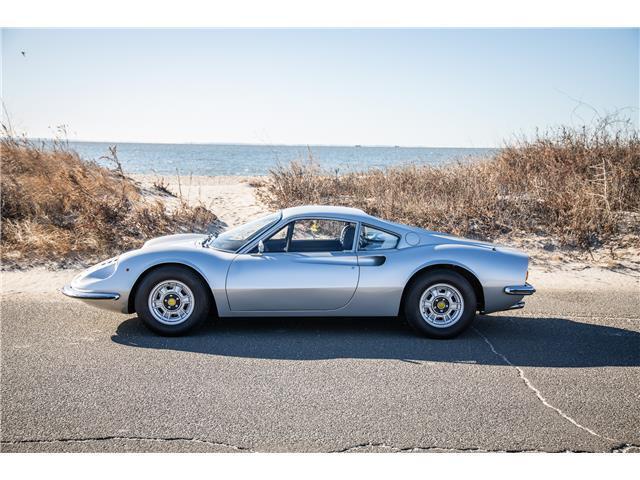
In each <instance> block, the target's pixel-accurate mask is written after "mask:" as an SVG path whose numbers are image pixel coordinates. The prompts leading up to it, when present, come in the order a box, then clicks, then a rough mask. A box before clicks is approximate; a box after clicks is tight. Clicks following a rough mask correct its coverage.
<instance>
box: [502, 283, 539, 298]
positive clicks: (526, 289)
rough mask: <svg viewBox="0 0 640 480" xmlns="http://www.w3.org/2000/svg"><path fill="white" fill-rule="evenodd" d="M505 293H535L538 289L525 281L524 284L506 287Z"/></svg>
mask: <svg viewBox="0 0 640 480" xmlns="http://www.w3.org/2000/svg"><path fill="white" fill-rule="evenodd" d="M504 293H506V294H507V295H533V294H534V293H536V289H535V288H533V286H532V285H529V284H528V283H525V284H524V285H511V286H508V287H504Z"/></svg>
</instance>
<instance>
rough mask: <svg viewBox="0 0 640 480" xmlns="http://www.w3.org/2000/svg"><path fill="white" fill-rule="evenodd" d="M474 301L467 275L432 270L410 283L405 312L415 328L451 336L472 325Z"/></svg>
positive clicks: (434, 334)
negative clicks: (465, 276)
mask: <svg viewBox="0 0 640 480" xmlns="http://www.w3.org/2000/svg"><path fill="white" fill-rule="evenodd" d="M476 305H477V300H476V294H475V292H474V290H473V287H472V286H471V284H470V283H469V281H468V280H467V279H466V278H464V277H463V276H462V275H460V274H459V273H456V272H454V271H451V270H434V271H431V272H428V273H426V274H424V275H422V276H420V277H419V278H417V279H416V280H415V281H414V282H413V284H412V285H411V286H410V287H409V292H408V293H407V296H406V299H405V304H404V313H405V318H406V320H407V323H409V325H410V326H411V327H413V329H414V330H416V331H417V332H419V333H421V334H423V335H426V336H428V337H432V338H452V337H455V336H456V335H459V334H460V333H461V332H462V331H464V330H465V329H467V328H468V327H469V325H471V322H473V319H474V317H475V314H476Z"/></svg>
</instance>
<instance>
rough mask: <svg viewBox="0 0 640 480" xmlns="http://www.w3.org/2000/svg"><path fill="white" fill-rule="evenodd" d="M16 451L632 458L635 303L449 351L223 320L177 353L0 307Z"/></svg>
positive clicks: (388, 337) (174, 342) (554, 304)
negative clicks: (618, 454) (608, 454)
mask: <svg viewBox="0 0 640 480" xmlns="http://www.w3.org/2000/svg"><path fill="white" fill-rule="evenodd" d="M1 332H2V338H1V341H2V343H1V353H2V366H1V368H2V371H1V374H2V377H1V382H2V392H1V393H2V398H1V406H2V432H1V441H2V443H1V448H2V451H4V452H13V451H22V452H30V451H219V452H248V451H313V452H315V451H320V452H345V451H356V452H357V451H380V452H387V451H458V450H461V451H485V450H489V451H530V450H535V451H540V450H543V451H567V450H570V451H628V452H632V451H640V447H639V445H640V293H639V292H638V290H634V291H622V292H615V291H614V290H603V291H595V292H582V293H580V294H577V293H575V292H570V291H561V290H556V291H547V292H545V291H541V292H539V293H538V294H536V295H535V296H534V297H533V298H532V299H531V300H530V302H529V303H528V305H527V307H526V308H525V309H524V310H520V311H518V312H516V313H515V314H509V315H492V316H482V317H478V319H477V320H476V322H475V324H474V328H472V329H471V330H469V331H468V332H466V333H465V334H464V335H462V336H461V337H458V338H457V339H454V340H449V341H435V340H429V339H425V338H420V337H417V336H415V335H414V334H413V333H412V332H411V331H410V330H409V329H408V327H405V326H404V324H403V323H402V322H400V321H398V319H394V318H385V319H371V318H364V319H344V318H342V319H235V320H221V321H218V322H216V323H212V324H209V325H206V326H205V327H203V328H202V329H201V330H199V331H198V332H197V333H196V334H194V335H192V336H189V337H184V338H161V337H157V336H155V335H153V334H151V333H149V332H148V331H147V330H145V329H144V327H143V326H142V325H141V324H140V322H139V321H138V320H137V319H136V317H135V316H124V315H118V314H111V313H108V312H104V311H100V310H97V309H93V308H90V307H87V306H85V305H83V304H82V303H80V302H77V301H74V300H71V299H66V298H63V297H62V296H61V295H54V296H53V297H52V296H44V295H40V296H38V295H31V296H27V295H20V294H15V295H4V296H3V298H2V330H1Z"/></svg>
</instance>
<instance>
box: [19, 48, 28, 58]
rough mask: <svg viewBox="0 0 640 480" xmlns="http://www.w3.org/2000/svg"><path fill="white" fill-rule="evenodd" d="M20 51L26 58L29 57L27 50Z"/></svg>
mask: <svg viewBox="0 0 640 480" xmlns="http://www.w3.org/2000/svg"><path fill="white" fill-rule="evenodd" d="M20 53H21V54H22V56H23V57H24V58H27V52H25V51H24V50H22V51H21V52H20Z"/></svg>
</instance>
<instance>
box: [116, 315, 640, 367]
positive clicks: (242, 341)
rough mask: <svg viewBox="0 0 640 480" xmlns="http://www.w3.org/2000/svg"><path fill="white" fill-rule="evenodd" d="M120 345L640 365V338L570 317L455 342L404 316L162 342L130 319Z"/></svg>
mask: <svg viewBox="0 0 640 480" xmlns="http://www.w3.org/2000/svg"><path fill="white" fill-rule="evenodd" d="M111 338H112V340H113V341H114V342H116V343H118V344H120V345H125V346H129V347H138V348H151V349H163V350H176V351H185V352H195V353H201V354H206V355H224V356H232V357H244V358H262V359H278V360H326V359H337V358H350V359H394V360H402V361H407V362H422V361H425V362H447V363H467V364H483V365H504V364H505V361H504V359H503V358H502V357H500V356H499V355H497V354H496V353H494V352H493V351H492V349H491V348H490V347H489V344H488V343H487V342H490V343H491V345H492V346H493V347H494V349H495V350H496V351H497V352H499V353H500V354H502V355H504V356H506V357H507V358H508V359H509V361H510V362H511V363H513V364H514V365H518V366H530V367H567V368H571V367H576V368H583V367H606V366H619V367H635V366H639V365H640V334H638V333H637V332H634V331H631V330H625V329H623V328H614V327H608V326H602V325H593V324H589V323H583V322H577V321H573V320H567V319H562V318H540V317H508V316H479V317H478V318H477V319H476V320H475V322H474V324H473V327H472V328H470V329H469V330H467V331H466V332H464V333H463V334H462V335H460V336H458V337H457V338H455V339H452V340H432V339H429V338H424V337H420V336H417V335H416V334H414V333H413V331H412V330H411V329H410V328H409V327H408V326H406V324H405V323H404V322H403V321H402V319H398V318H282V317H280V318H228V319H217V320H215V321H214V322H209V323H208V324H207V325H205V326H203V327H202V328H200V329H198V330H197V331H196V332H194V333H192V334H191V335H188V336H184V337H160V336H158V335H156V334H154V333H152V332H150V331H149V330H147V329H146V328H145V327H144V325H142V322H141V321H140V320H139V319H138V318H136V317H133V318H130V319H128V320H125V321H124V322H122V323H121V324H120V325H119V326H118V328H117V330H116V333H115V334H114V335H113V336H112V337H111Z"/></svg>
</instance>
